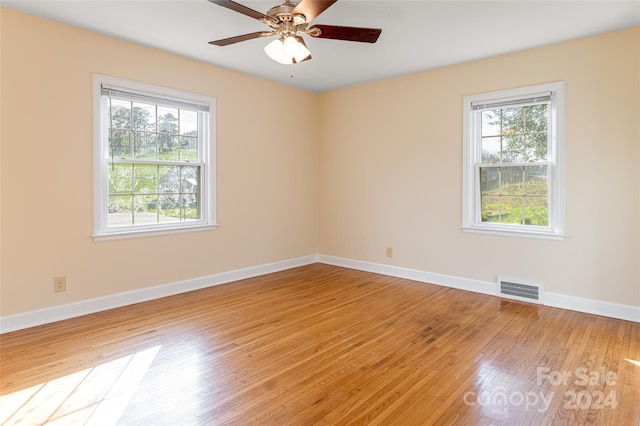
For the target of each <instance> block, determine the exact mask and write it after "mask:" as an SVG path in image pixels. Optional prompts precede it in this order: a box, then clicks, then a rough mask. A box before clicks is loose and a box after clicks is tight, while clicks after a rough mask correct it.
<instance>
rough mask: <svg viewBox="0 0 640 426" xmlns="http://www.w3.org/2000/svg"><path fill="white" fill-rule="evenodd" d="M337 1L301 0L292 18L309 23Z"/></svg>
mask: <svg viewBox="0 0 640 426" xmlns="http://www.w3.org/2000/svg"><path fill="white" fill-rule="evenodd" d="M209 1H211V0H209ZM337 1H338V0H301V1H300V3H298V5H297V6H296V7H294V8H293V10H292V11H291V16H294V15H297V14H302V15H304V17H305V18H306V22H307V23H309V22H311V21H313V20H314V19H315V18H316V17H317V16H318V15H320V14H321V13H322V12H324V11H325V10H327V9H328V8H329V6H331V5H332V4H334V3H335V2H337Z"/></svg>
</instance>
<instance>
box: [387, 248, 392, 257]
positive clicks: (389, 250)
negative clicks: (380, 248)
mask: <svg viewBox="0 0 640 426" xmlns="http://www.w3.org/2000/svg"><path fill="white" fill-rule="evenodd" d="M387 257H393V247H387Z"/></svg>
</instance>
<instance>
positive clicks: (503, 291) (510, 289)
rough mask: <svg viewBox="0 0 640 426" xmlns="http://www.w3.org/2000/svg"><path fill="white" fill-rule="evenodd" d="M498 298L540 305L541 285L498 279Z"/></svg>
mask: <svg viewBox="0 0 640 426" xmlns="http://www.w3.org/2000/svg"><path fill="white" fill-rule="evenodd" d="M498 296H500V297H506V298H508V299H515V300H522V301H523V302H531V303H540V304H541V303H542V284H537V283H525V282H522V281H515V280H508V279H501V278H498Z"/></svg>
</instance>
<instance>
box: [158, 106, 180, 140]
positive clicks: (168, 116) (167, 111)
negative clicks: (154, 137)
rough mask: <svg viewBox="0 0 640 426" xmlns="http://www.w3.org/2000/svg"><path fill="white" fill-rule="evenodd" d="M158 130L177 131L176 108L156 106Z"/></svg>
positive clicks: (163, 131) (175, 132)
mask: <svg viewBox="0 0 640 426" xmlns="http://www.w3.org/2000/svg"><path fill="white" fill-rule="evenodd" d="M158 132H162V133H170V134H174V135H175V134H177V133H178V108H168V107H163V106H158Z"/></svg>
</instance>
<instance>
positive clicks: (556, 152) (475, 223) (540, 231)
mask: <svg viewBox="0 0 640 426" xmlns="http://www.w3.org/2000/svg"><path fill="white" fill-rule="evenodd" d="M541 92H552V93H553V99H554V100H553V102H552V103H551V107H552V108H551V111H550V112H551V123H550V124H551V132H550V133H551V135H552V137H553V139H552V141H551V152H550V153H549V155H550V158H549V160H550V162H551V163H552V166H551V170H550V173H549V179H550V185H549V187H550V193H549V219H550V223H549V226H548V227H536V226H528V225H513V224H497V223H487V222H481V221H480V211H479V202H478V200H479V187H480V184H479V182H478V173H477V172H476V159H477V157H478V152H477V146H476V136H477V135H476V132H477V127H475V126H473V120H472V117H471V114H472V109H471V105H472V103H473V102H480V101H488V102H491V101H494V102H495V101H498V100H503V99H505V98H512V97H516V98H518V97H527V96H531V95H535V94H539V93H541ZM463 114H464V116H463V117H464V118H463V133H464V134H463V140H464V146H463V148H464V149H463V155H462V156H463V167H462V175H463V176H462V178H463V180H462V182H463V183H462V185H463V188H462V197H463V200H462V206H463V211H462V226H461V229H462V230H463V231H464V232H471V233H480V234H491V235H502V236H510V237H528V238H543V239H555V240H560V239H563V238H564V237H565V233H564V82H554V83H547V84H540V85H536V86H528V87H521V88H516V89H508V90H500V91H496V92H490V93H482V94H476V95H469V96H465V97H464V99H463Z"/></svg>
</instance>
